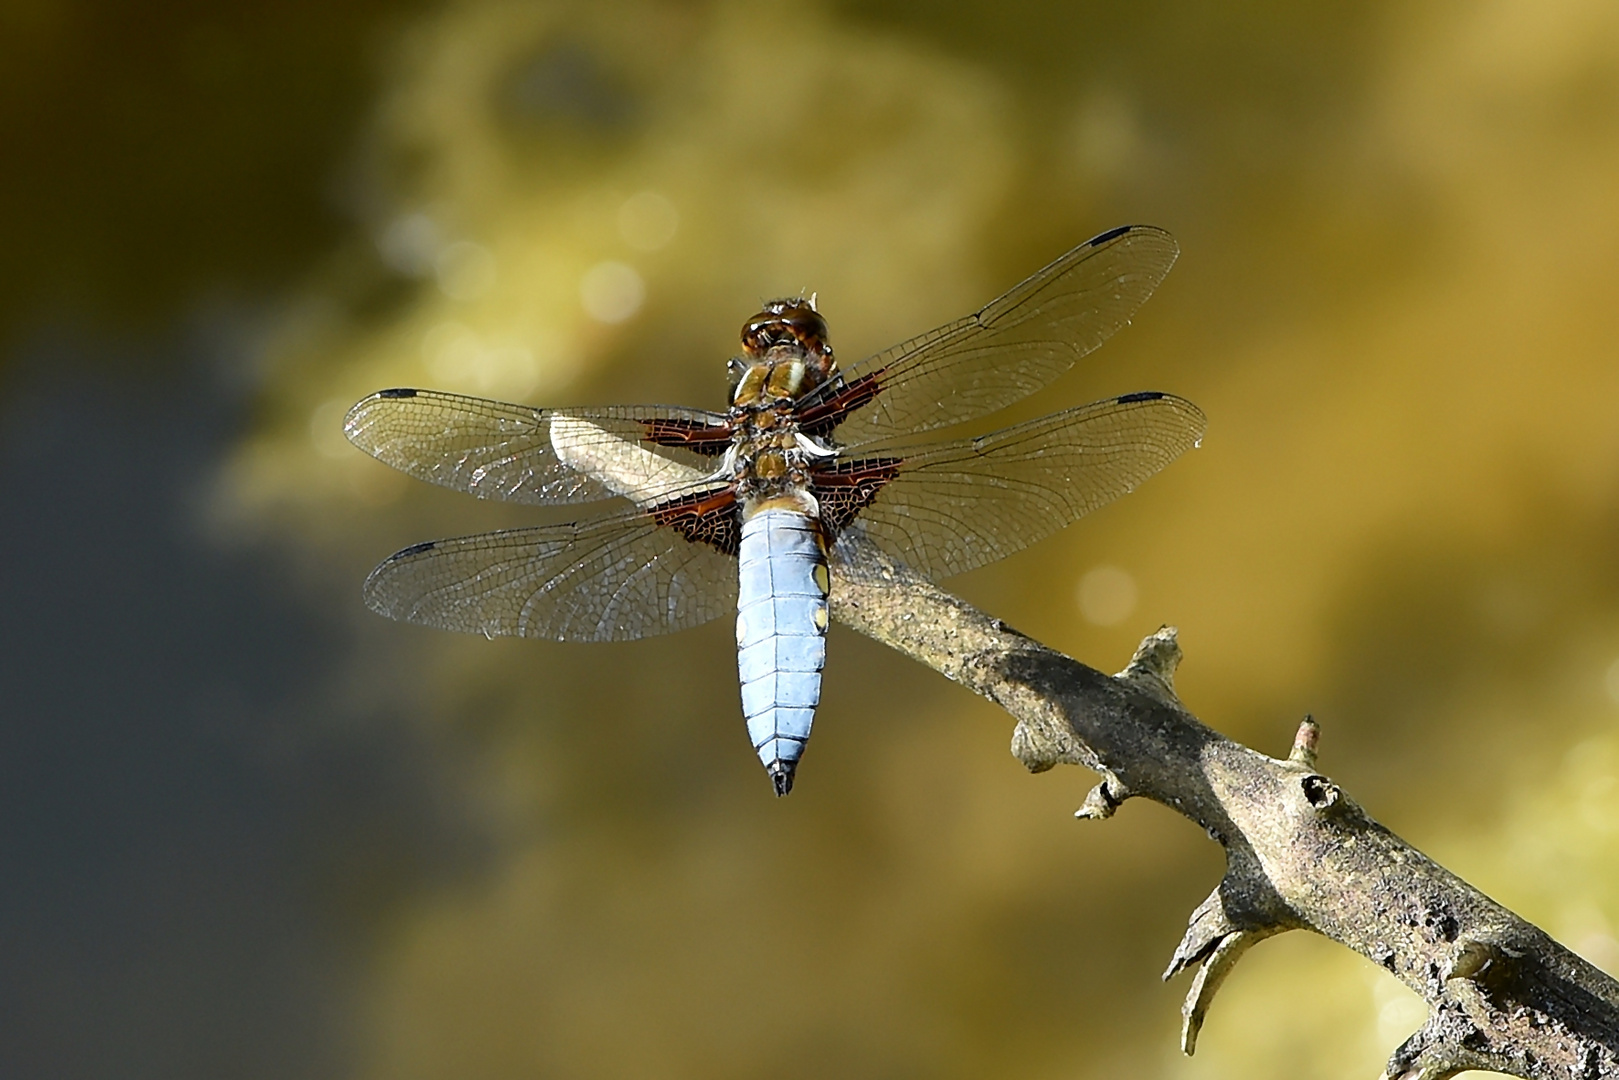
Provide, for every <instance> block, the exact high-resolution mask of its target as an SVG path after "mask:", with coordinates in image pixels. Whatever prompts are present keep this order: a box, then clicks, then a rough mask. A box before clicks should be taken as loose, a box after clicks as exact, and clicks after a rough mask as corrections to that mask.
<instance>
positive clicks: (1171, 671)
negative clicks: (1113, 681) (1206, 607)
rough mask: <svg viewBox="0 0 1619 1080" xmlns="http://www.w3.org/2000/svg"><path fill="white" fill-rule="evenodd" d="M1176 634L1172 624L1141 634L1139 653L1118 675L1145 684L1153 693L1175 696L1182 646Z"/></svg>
mask: <svg viewBox="0 0 1619 1080" xmlns="http://www.w3.org/2000/svg"><path fill="white" fill-rule="evenodd" d="M1175 636H1176V630H1175V628H1174V627H1173V626H1160V627H1159V628H1158V629H1157V631H1156V632H1154V633H1152V634H1149V635H1147V636H1146V637H1144V638H1142V639H1141V644H1140V645H1138V646H1136V654H1135V655H1134V656H1132V657H1131V658H1130V663H1129V664H1127V665H1126V666H1125V668H1124V670H1123V671H1121V672H1119V674H1118V676H1117V677H1118V678H1120V679H1123V680H1125V681H1126V682H1130V683H1134V684H1135V685H1137V686H1139V687H1142V688H1143V689H1145V690H1147V691H1148V692H1149V693H1151V694H1152V695H1153V696H1154V697H1158V698H1165V699H1171V700H1173V699H1174V697H1175V668H1176V667H1177V666H1179V664H1180V662H1181V647H1180V644H1179V643H1178V642H1177V641H1176V639H1175Z"/></svg>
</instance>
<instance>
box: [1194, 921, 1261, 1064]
mask: <svg viewBox="0 0 1619 1080" xmlns="http://www.w3.org/2000/svg"><path fill="white" fill-rule="evenodd" d="M1262 936H1263V935H1261V934H1259V933H1257V932H1255V931H1251V930H1238V931H1236V932H1235V933H1231V934H1227V935H1225V936H1224V937H1222V938H1221V939H1220V940H1219V941H1218V942H1217V943H1216V944H1215V946H1214V951H1213V952H1212V953H1210V954H1209V958H1208V959H1207V960H1205V961H1203V966H1202V967H1200V968H1198V970H1197V975H1196V976H1195V977H1194V978H1193V979H1192V988H1191V989H1190V990H1188V991H1187V993H1186V1003H1185V1004H1184V1005H1182V1006H1181V1053H1183V1054H1185V1055H1186V1056H1187V1057H1191V1056H1192V1053H1193V1052H1194V1051H1195V1050H1196V1049H1197V1035H1198V1032H1200V1031H1202V1030H1203V1019H1204V1017H1206V1016H1207V1015H1208V1013H1209V1004H1210V1003H1211V1002H1213V1001H1214V994H1215V991H1217V990H1219V989H1220V984H1221V983H1222V982H1224V981H1225V977H1226V976H1227V975H1229V974H1230V973H1231V969H1232V968H1234V967H1236V966H1237V961H1238V960H1239V959H1241V957H1242V954H1243V953H1245V952H1247V951H1248V950H1249V949H1251V948H1253V946H1254V945H1255V944H1256V943H1257V942H1258V941H1259V940H1260V938H1261V937H1262Z"/></svg>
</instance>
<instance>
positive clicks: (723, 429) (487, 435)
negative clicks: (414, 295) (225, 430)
mask: <svg viewBox="0 0 1619 1080" xmlns="http://www.w3.org/2000/svg"><path fill="white" fill-rule="evenodd" d="M343 431H344V433H345V434H347V435H348V437H349V439H350V440H351V441H352V442H353V443H354V445H356V446H358V447H359V448H360V449H361V450H364V451H365V452H366V453H368V454H370V455H371V456H373V457H375V458H376V459H377V460H379V461H382V462H384V463H386V464H388V465H392V466H393V467H394V468H396V469H399V470H400V471H401V472H405V473H408V474H410V475H411V476H414V477H416V478H417V479H419V480H426V481H428V482H430V483H434V484H441V485H443V486H444V487H449V488H455V489H456V490H457V491H465V492H470V493H471V494H473V495H477V496H479V497H480V498H485V499H502V500H505V501H506V502H517V503H545V504H553V505H554V504H560V503H581V502H593V501H595V500H597V499H606V498H609V497H611V496H613V495H621V494H624V492H623V491H621V490H619V489H617V488H616V487H614V486H613V485H611V484H608V483H606V482H604V481H603V480H602V478H601V477H599V476H595V475H592V474H591V471H590V470H589V469H588V468H586V467H582V466H581V465H580V464H579V461H578V458H579V457H581V456H583V457H585V458H586V459H588V458H590V457H591V456H592V455H593V454H595V453H597V452H602V453H615V452H618V451H619V449H620V448H622V447H623V446H625V445H626V444H628V445H631V446H634V445H637V444H642V445H645V444H655V445H654V449H653V450H649V451H648V452H647V457H648V458H650V459H655V460H654V461H653V464H655V463H656V461H664V462H668V463H670V464H671V465H672V466H673V467H674V468H675V469H685V470H688V471H689V470H692V469H700V470H702V471H704V472H707V471H710V470H712V469H713V467H714V465H715V462H716V459H715V457H714V456H713V453H714V452H716V451H723V449H724V448H725V446H728V445H729V444H730V429H729V427H728V426H727V424H726V419H725V417H724V416H722V415H720V414H718V413H710V412H704V411H702V410H699V409H680V408H670V407H661V406H636V405H626V406H613V407H609V408H600V409H567V410H556V409H536V408H532V407H530V406H527V405H510V404H507V403H506V402H502V401H486V400H484V399H483V398H475V397H465V396H463V395H461V394H445V393H440V392H438V391H435V390H383V391H381V392H380V393H376V394H372V395H371V396H370V397H368V398H366V399H364V400H363V401H361V402H359V403H358V404H357V405H355V406H354V408H352V409H350V410H349V414H348V417H347V418H346V419H345V420H344V422H343ZM679 441H685V442H686V443H687V445H688V446H691V447H700V448H703V449H704V450H706V451H707V452H706V453H705V452H699V451H694V450H692V449H683V448H681V447H680V446H672V445H665V443H666V442H679ZM653 486H656V485H655V484H654V485H653Z"/></svg>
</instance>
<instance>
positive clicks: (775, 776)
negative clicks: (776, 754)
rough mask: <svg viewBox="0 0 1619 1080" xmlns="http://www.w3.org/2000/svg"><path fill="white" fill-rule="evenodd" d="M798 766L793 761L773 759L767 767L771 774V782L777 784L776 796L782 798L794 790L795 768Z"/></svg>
mask: <svg viewBox="0 0 1619 1080" xmlns="http://www.w3.org/2000/svg"><path fill="white" fill-rule="evenodd" d="M795 768H796V766H795V765H794V764H793V763H792V762H791V761H772V762H771V763H770V764H769V766H768V767H767V768H766V770H765V771H766V772H768V773H769V774H770V782H771V783H772V784H774V785H776V798H778V799H779V798H781V797H782V796H783V795H785V794H787V793H788V792H789V791H791V790H793V770H794V769H795Z"/></svg>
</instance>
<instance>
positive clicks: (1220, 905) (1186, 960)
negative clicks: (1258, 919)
mask: <svg viewBox="0 0 1619 1080" xmlns="http://www.w3.org/2000/svg"><path fill="white" fill-rule="evenodd" d="M1236 931H1237V925H1236V924H1235V923H1233V922H1232V921H1231V920H1230V919H1229V918H1227V917H1226V913H1225V901H1224V900H1223V899H1222V898H1221V896H1220V890H1219V888H1216V889H1215V890H1214V891H1213V892H1211V893H1209V895H1208V898H1207V899H1205V900H1204V901H1203V902H1202V903H1201V904H1199V905H1197V910H1195V911H1193V912H1192V917H1191V918H1190V919H1188V920H1187V922H1186V933H1185V934H1184V935H1182V936H1181V941H1180V944H1179V945H1177V946H1175V955H1174V956H1172V957H1170V958H1169V967H1168V968H1166V969H1165V970H1164V975H1163V978H1164V981H1165V982H1168V981H1169V980H1170V979H1173V978H1174V977H1175V976H1176V975H1179V974H1180V973H1181V972H1182V971H1184V970H1186V968H1188V967H1190V966H1191V965H1192V964H1195V963H1197V962H1198V961H1199V960H1201V959H1203V958H1204V957H1205V956H1207V955H1208V954H1209V952H1210V950H1212V949H1213V948H1214V947H1215V945H1216V944H1218V943H1219V941H1220V939H1221V938H1223V937H1226V936H1227V935H1228V934H1233V933H1236Z"/></svg>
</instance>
